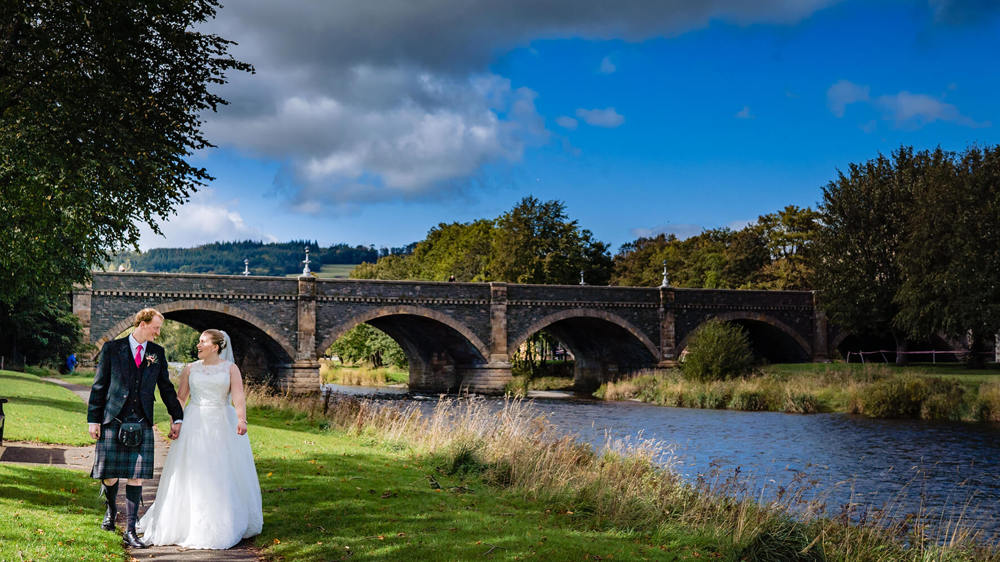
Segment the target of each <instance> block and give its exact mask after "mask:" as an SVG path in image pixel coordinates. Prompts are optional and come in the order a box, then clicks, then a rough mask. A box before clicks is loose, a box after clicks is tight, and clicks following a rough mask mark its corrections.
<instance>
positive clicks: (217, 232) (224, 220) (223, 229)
mask: <svg viewBox="0 0 1000 562" xmlns="http://www.w3.org/2000/svg"><path fill="white" fill-rule="evenodd" d="M238 207H239V201H219V200H218V199H217V198H216V196H215V192H214V191H213V190H212V189H201V190H199V191H198V192H196V193H195V194H194V195H193V196H192V197H191V199H189V200H188V202H187V203H185V204H183V205H181V206H180V207H178V208H177V214H176V215H174V216H172V217H170V218H169V219H168V220H167V221H165V222H163V223H162V224H160V230H161V231H162V232H163V234H162V235H157V234H155V233H153V231H152V229H150V228H149V227H148V226H143V227H142V228H141V230H142V236H141V239H140V241H139V248H140V249H142V250H143V251H145V250H148V249H150V248H163V247H171V248H188V247H191V246H197V245H199V244H207V243H209V242H214V241H216V240H264V241H266V242H277V241H278V240H277V238H275V237H274V236H272V235H270V234H268V233H266V232H263V231H262V230H260V229H258V228H255V227H253V226H250V225H248V224H247V223H246V222H245V221H244V220H243V217H242V216H241V215H240V213H239V211H237V210H236V209H237V208H238Z"/></svg>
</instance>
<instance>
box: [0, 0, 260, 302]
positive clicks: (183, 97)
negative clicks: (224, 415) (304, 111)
mask: <svg viewBox="0 0 1000 562" xmlns="http://www.w3.org/2000/svg"><path fill="white" fill-rule="evenodd" d="M217 6H218V1H217V0H190V1H186V2H125V3H122V2H101V1H93V2H49V1H44V0H14V1H11V2H4V3H3V4H2V7H0V22H2V23H0V215H2V217H3V223H4V226H3V227H2V228H0V317H5V318H10V317H11V315H12V314H13V311H14V310H15V309H20V308H22V307H23V306H25V304H26V302H25V301H23V299H24V298H25V297H26V295H29V294H35V293H45V294H49V295H54V294H59V293H65V292H67V291H68V289H69V287H70V286H71V285H72V284H73V283H77V282H83V281H86V280H87V279H88V277H89V272H90V269H91V268H92V267H94V266H97V265H99V264H101V263H102V262H104V261H106V260H107V259H108V258H109V257H110V255H111V254H113V253H114V252H117V251H119V250H121V249H124V248H125V247H126V246H135V245H136V243H137V242H138V240H139V235H140V226H141V225H143V224H146V225H149V227H151V228H152V229H153V230H154V231H156V232H158V231H159V229H158V227H157V221H158V220H159V219H162V218H165V217H166V216H167V215H168V214H170V213H171V212H172V211H173V209H174V208H175V207H176V206H177V205H179V204H181V203H183V202H184V201H185V200H186V199H187V198H188V196H189V194H190V193H191V192H192V191H194V190H195V189H196V188H197V187H198V186H201V185H204V183H205V182H207V181H208V180H210V179H211V177H210V176H209V174H208V172H207V171H206V170H205V169H204V168H199V167H196V166H192V165H191V164H190V163H189V162H188V161H187V158H188V157H189V156H190V155H191V154H192V153H193V152H194V151H197V150H201V149H203V148H205V147H210V146H212V145H211V143H210V142H209V141H208V140H207V139H206V138H205V136H204V135H203V133H202V131H201V125H202V121H201V119H202V117H201V115H202V113H203V112H205V111H208V110H212V111H214V110H216V108H217V107H218V106H219V105H220V104H224V103H226V102H225V100H223V99H222V98H221V97H219V96H218V95H216V94H213V93H212V92H210V91H209V88H210V86H213V85H218V84H222V83H224V82H225V74H226V72H227V71H231V70H236V71H252V67H251V66H250V65H248V64H246V63H242V62H239V61H237V60H235V59H234V58H232V56H230V55H229V54H228V53H227V51H228V48H229V45H230V44H231V42H230V41H227V40H225V39H223V38H221V37H219V36H217V35H212V34H206V33H202V32H199V31H197V28H198V26H199V24H201V23H202V22H205V21H207V20H209V19H211V18H213V17H214V15H215V10H216V8H217Z"/></svg>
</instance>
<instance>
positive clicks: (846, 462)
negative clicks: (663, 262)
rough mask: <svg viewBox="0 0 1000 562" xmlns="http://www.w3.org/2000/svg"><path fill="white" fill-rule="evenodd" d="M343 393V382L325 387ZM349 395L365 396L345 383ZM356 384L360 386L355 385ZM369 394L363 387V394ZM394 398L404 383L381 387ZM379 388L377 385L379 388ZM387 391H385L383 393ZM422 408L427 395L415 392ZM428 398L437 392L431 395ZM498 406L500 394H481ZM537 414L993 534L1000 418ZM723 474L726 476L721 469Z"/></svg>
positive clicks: (999, 502) (556, 409)
mask: <svg viewBox="0 0 1000 562" xmlns="http://www.w3.org/2000/svg"><path fill="white" fill-rule="evenodd" d="M327 387H332V389H333V390H335V391H338V392H343V391H344V390H342V389H344V388H345V387H342V386H338V385H327ZM351 388H353V392H351V393H352V394H371V389H370V388H366V387H351ZM361 389H364V391H362V390H361ZM365 391H367V392H365ZM389 392H390V393H391V394H394V395H395V396H393V397H392V398H394V399H401V398H403V396H402V395H403V394H405V389H403V391H402V392H400V389H396V388H394V389H389ZM379 393H380V394H383V395H384V394H386V392H385V389H382V390H380V391H379ZM386 397H387V398H389V396H386ZM421 398H423V400H420V403H421V407H422V408H425V409H430V408H433V406H434V402H435V400H427V397H421ZM434 398H436V397H434ZM487 400H490V401H491V402H493V403H495V404H496V407H498V408H499V407H500V406H501V404H502V399H496V398H492V399H487ZM534 403H535V405H536V407H537V408H538V410H539V412H541V413H544V414H546V415H547V417H548V419H549V420H550V421H551V422H552V423H553V424H555V425H556V426H557V427H559V428H561V429H563V430H565V431H566V432H567V433H571V434H575V435H576V436H577V437H578V438H579V439H581V440H583V441H587V442H589V443H591V444H593V445H594V446H596V447H601V446H603V445H604V444H605V443H606V441H607V439H608V438H611V439H627V438H635V437H636V436H637V435H641V436H642V437H643V438H651V439H656V440H659V441H661V442H663V443H665V444H669V445H671V447H670V448H671V449H672V452H673V454H674V456H675V458H674V459H673V461H674V468H675V470H677V471H678V472H680V473H681V474H682V475H684V476H685V477H686V478H688V479H690V480H692V481H693V480H694V479H695V478H697V477H698V476H699V475H706V474H710V473H711V472H712V471H713V469H714V468H715V467H721V468H720V469H719V470H722V471H724V472H726V471H728V472H729V473H732V472H733V471H735V470H736V469H737V467H739V469H740V471H741V473H742V474H744V475H746V476H747V477H748V478H749V479H750V485H751V489H754V490H763V491H764V497H767V496H768V495H769V494H770V493H772V492H773V491H774V490H776V489H777V488H778V487H779V486H787V485H789V484H790V483H792V482H793V479H796V477H797V476H796V475H798V478H800V479H805V480H808V481H812V482H815V484H816V485H815V490H818V491H820V492H822V493H823V494H824V495H825V501H826V504H827V506H828V509H830V510H831V511H837V510H839V509H840V508H841V506H843V505H845V504H848V503H851V502H853V503H859V504H861V505H867V506H871V507H882V506H886V505H891V506H892V507H893V513H895V514H897V515H899V516H902V515H905V514H907V513H916V512H917V511H919V510H920V507H921V505H923V507H924V509H925V511H930V512H931V513H941V512H943V514H944V517H943V521H942V523H946V522H947V521H948V520H949V519H957V518H958V516H959V514H960V513H963V510H964V514H963V515H962V517H963V519H964V522H965V523H966V524H968V525H970V526H975V527H978V528H980V529H983V530H984V531H986V533H987V535H988V536H993V537H994V538H997V536H998V535H1000V520H998V511H1000V425H997V424H963V423H958V422H927V421H920V420H873V419H868V418H864V417H860V416H851V415H844V414H814V415H807V416H803V415H794V414H781V413H774V412H738V411H731V410H698V409H688V408H666V407H661V406H653V405H649V404H642V403H638V402H604V401H597V400H545V399H536V400H534ZM723 477H725V474H724V475H723Z"/></svg>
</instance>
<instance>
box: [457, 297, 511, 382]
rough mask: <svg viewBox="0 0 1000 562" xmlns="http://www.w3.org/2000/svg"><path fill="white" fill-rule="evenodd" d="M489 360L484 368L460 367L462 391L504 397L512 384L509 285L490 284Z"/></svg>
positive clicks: (475, 366) (478, 366) (477, 366)
mask: <svg viewBox="0 0 1000 562" xmlns="http://www.w3.org/2000/svg"><path fill="white" fill-rule="evenodd" d="M486 359H487V363H486V364H485V365H460V366H457V368H456V375H458V378H459V380H461V384H460V387H459V392H475V393H478V394H502V393H503V392H504V388H505V387H506V386H507V383H508V382H510V381H511V373H510V355H508V353H507V284H506V283H490V356H489V357H487V358H486Z"/></svg>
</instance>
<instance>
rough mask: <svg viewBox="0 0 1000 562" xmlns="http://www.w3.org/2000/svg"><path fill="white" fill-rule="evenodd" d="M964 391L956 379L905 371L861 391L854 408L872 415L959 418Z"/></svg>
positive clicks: (857, 395)
mask: <svg viewBox="0 0 1000 562" xmlns="http://www.w3.org/2000/svg"><path fill="white" fill-rule="evenodd" d="M964 392H965V391H964V389H963V388H962V385H961V384H960V383H958V382H957V381H946V380H943V379H937V378H927V377H916V376H909V375H905V376H901V377H894V378H891V379H885V380H881V381H878V382H875V383H873V384H872V385H870V386H869V387H868V388H867V389H866V390H864V391H863V393H862V392H859V393H858V394H856V395H855V396H854V398H853V399H852V410H853V411H855V412H858V413H861V414H864V415H866V416H868V417H872V418H922V419H960V416H961V410H962V402H963V394H964Z"/></svg>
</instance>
